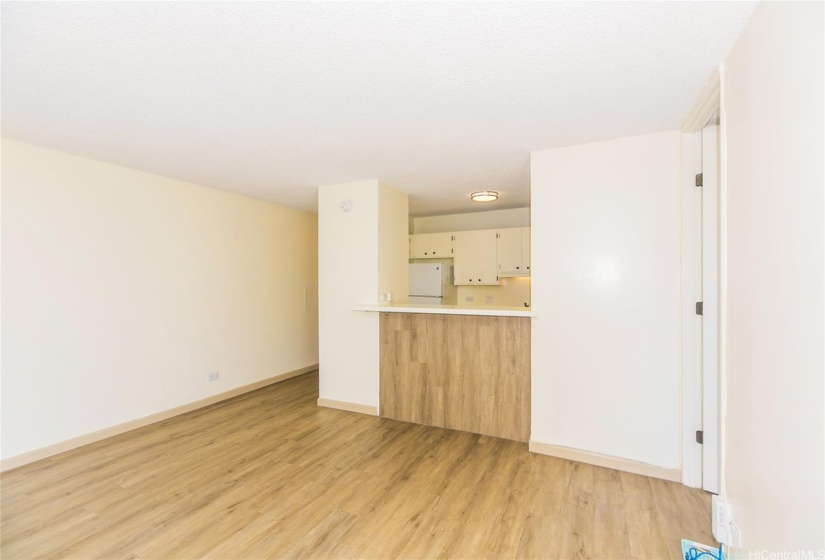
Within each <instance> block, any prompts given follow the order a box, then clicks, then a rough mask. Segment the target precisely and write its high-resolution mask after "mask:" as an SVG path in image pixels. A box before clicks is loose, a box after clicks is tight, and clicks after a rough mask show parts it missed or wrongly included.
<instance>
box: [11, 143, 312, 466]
mask: <svg viewBox="0 0 825 560" xmlns="http://www.w3.org/2000/svg"><path fill="white" fill-rule="evenodd" d="M2 163H3V166H2V259H3V263H2V264H3V266H2V324H3V330H2V343H1V344H2V350H3V353H2V381H0V383H2V442H3V445H2V457H3V458H4V459H5V458H9V457H13V456H17V455H19V454H22V453H25V452H28V451H32V450H35V449H38V448H42V447H45V446H49V445H51V444H55V443H58V442H62V441H65V440H68V439H70V438H74V437H77V436H81V435H85V434H89V433H91V432H94V431H97V430H101V429H104V428H108V427H111V426H115V425H118V424H121V423H124V422H128V421H131V420H135V419H138V418H142V417H145V416H149V415H151V414H154V413H158V412H161V411H165V410H168V409H171V408H174V407H177V406H181V405H185V404H187V403H191V402H194V401H197V400H199V399H202V398H206V397H208V396H211V395H214V394H217V393H222V392H224V391H227V390H230V389H234V388H237V387H241V386H244V385H248V384H251V383H254V382H257V381H260V380H264V379H267V378H269V377H272V376H275V375H278V374H282V373H286V372H290V371H293V370H296V369H299V368H303V367H306V366H312V365H314V364H316V363H317V362H318V346H317V328H318V327H317V312H316V311H315V310H314V301H311V302H309V303H310V304H309V305H308V306H305V302H304V294H305V289H307V288H308V291H309V293H310V294H311V293H312V292H313V289H314V287H315V285H316V283H317V252H316V251H317V245H316V243H317V242H316V239H317V220H316V218H315V216H314V215H312V214H308V213H305V212H299V211H297V210H292V209H289V208H285V207H282V206H278V205H275V204H270V203H266V202H262V201H258V200H253V199H251V198H246V197H243V196H238V195H235V194H229V193H226V192H222V191H218V190H214V189H208V188H204V187H200V186H197V185H192V184H189V183H184V182H182V181H176V180H173V179H169V178H166V177H160V176H157V175H152V174H149V173H144V172H141V171H136V170H134V169H127V168H124V167H119V166H117V165H110V164H107V163H102V162H99V161H94V160H90V159H85V158H81V157H77V156H73V155H70V154H66V153H62V152H57V151H53V150H48V149H44V148H41V147H37V146H33V145H30V144H25V143H21V142H16V141H13V140H6V139H4V140H3V141H2ZM210 372H220V378H219V380H218V381H215V382H207V377H208V374H209V373H210Z"/></svg>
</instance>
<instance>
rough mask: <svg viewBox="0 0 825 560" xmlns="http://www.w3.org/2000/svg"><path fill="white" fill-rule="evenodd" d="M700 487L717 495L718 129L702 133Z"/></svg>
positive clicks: (712, 128)
mask: <svg viewBox="0 0 825 560" xmlns="http://www.w3.org/2000/svg"><path fill="white" fill-rule="evenodd" d="M701 301H702V306H703V309H702V439H703V443H702V488H704V489H705V490H707V491H708V492H713V493H715V494H718V493H719V470H720V463H719V461H720V452H719V395H720V391H719V126H717V125H711V126H706V127H705V128H704V129H703V130H702V300H701Z"/></svg>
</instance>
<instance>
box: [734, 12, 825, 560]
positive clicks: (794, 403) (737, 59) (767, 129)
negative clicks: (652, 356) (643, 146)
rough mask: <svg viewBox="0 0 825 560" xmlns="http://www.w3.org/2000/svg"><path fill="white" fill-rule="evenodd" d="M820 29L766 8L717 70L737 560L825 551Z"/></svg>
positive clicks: (813, 19) (812, 19)
mask: <svg viewBox="0 0 825 560" xmlns="http://www.w3.org/2000/svg"><path fill="white" fill-rule="evenodd" d="M824 16H825V13H823V4H822V3H821V2H816V3H814V2H811V3H804V2H798V3H797V2H789V3H782V2H764V3H761V4H760V5H759V6H758V7H757V9H756V11H755V12H754V15H753V18H752V19H751V21H750V22H749V23H748V25H747V27H746V28H745V29H744V31H743V32H742V35H741V36H740V38H739V40H738V41H737V43H736V44H735V46H734V47H733V49H732V50H731V52H730V54H729V56H728V58H727V60H726V62H725V67H724V71H723V82H722V97H723V126H724V127H725V132H724V134H725V135H726V138H727V140H726V142H725V147H726V152H727V153H726V160H727V176H726V186H725V196H726V201H725V204H726V218H727V228H726V236H727V247H726V250H727V256H728V259H727V308H726V310H725V313H726V317H725V320H726V323H727V328H726V329H725V337H726V353H727V354H726V359H725V362H724V368H725V369H724V373H723V375H724V383H725V389H724V390H725V392H726V399H725V407H726V411H725V417H724V418H723V428H724V433H723V439H724V441H723V453H724V464H723V490H722V492H723V494H724V495H725V496H726V498H727V500H728V501H729V502H730V504H731V510H732V515H733V520H734V521H735V522H736V524H737V525H738V526H739V528H740V530H741V533H742V544H743V546H744V549H739V550H736V551H734V552H733V556H734V557H737V556H738V557H742V558H748V557H749V555H750V553H749V552H748V550H747V549H750V550H754V551H756V554H763V552H760V551H765V552H764V553H767V552H768V551H772V552H774V553H781V552H783V551H789V552H794V553H796V552H797V551H799V550H812V549H815V550H820V551H821V550H823V549H825V480H824V479H825V412H823V411H825V395H824V394H823V392H824V391H825V357H824V356H823V340H824V339H825V298H824V297H823V286H825V271H823V269H824V268H825V240H823V237H824V236H825V210H823V204H825V172H824V171H823V170H825V158H824V157H823V154H825V143H823V129H824V128H825V115H823V101H822V100H823V99H824V98H825V78H824V77H823V66H824V65H825V64H823V63H825V60H823V52H825V44H823V19H824ZM751 557H752V556H751ZM760 557H764V558H766V557H767V556H760ZM774 557H779V556H774ZM799 557H802V556H799ZM814 557H815V556H814Z"/></svg>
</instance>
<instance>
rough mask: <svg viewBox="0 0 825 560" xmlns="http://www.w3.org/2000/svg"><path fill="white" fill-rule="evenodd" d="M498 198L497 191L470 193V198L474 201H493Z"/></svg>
mask: <svg viewBox="0 0 825 560" xmlns="http://www.w3.org/2000/svg"><path fill="white" fill-rule="evenodd" d="M497 198H498V193H497V192H496V191H479V192H474V193H473V194H471V195H470V200H472V201H473V202H492V201H494V200H495V199H497Z"/></svg>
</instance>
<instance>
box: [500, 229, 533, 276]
mask: <svg viewBox="0 0 825 560" xmlns="http://www.w3.org/2000/svg"><path fill="white" fill-rule="evenodd" d="M496 237H497V239H496V242H497V244H498V275H499V276H530V228H529V227H521V228H508V229H500V230H497V232H496Z"/></svg>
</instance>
